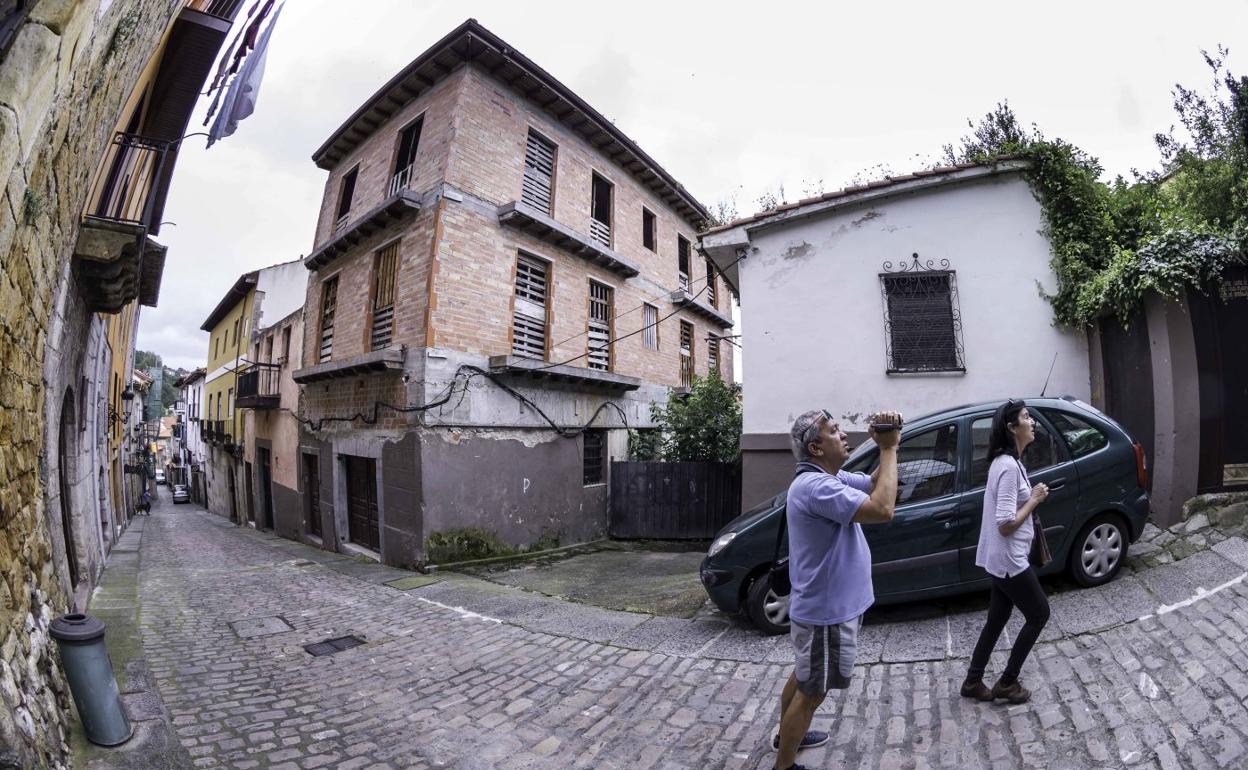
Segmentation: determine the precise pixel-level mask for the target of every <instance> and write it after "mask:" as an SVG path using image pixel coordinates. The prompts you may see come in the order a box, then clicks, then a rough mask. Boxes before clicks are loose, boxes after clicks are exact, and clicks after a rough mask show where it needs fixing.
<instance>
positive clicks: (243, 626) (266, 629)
mask: <svg viewBox="0 0 1248 770" xmlns="http://www.w3.org/2000/svg"><path fill="white" fill-rule="evenodd" d="M230 628H232V629H234V633H236V634H238V638H240V639H251V638H252V637H256V636H271V635H273V634H284V633H286V632H287V631H294V630H295V629H294V628H292V627H291V625H290V624H289V623H287V622H286V621H285V620H282V619H281V618H278V617H272V618H248V619H246V620H235V621H234V622H232V623H230Z"/></svg>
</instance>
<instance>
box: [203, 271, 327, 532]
mask: <svg viewBox="0 0 1248 770" xmlns="http://www.w3.org/2000/svg"><path fill="white" fill-rule="evenodd" d="M307 285H308V271H307V270H306V269H305V268H304V267H303V263H302V262H301V261H300V260H297V259H296V260H293V261H291V262H285V263H282V264H277V265H271V266H269V267H264V268H261V269H259V270H253V271H252V272H250V273H245V274H243V275H241V276H239V278H238V280H236V281H235V282H234V285H233V286H231V287H230V288H229V290H227V291H226V293H225V295H224V296H223V297H222V298H221V301H220V302H218V303H217V306H216V308H214V309H213V311H212V313H211V314H210V315H209V316H208V318H207V319H206V320H205V321H204V323H203V325H202V326H200V327H199V328H201V329H203V330H204V331H206V332H208V364H207V370H208V374H207V376H206V377H205V378H204V406H203V420H202V422H201V423H200V425H201V428H202V431H203V438H204V443H205V445H206V447H207V457H206V462H205V470H206V476H207V482H208V510H210V511H212V512H213V513H216V514H217V515H219V516H227V517H229V518H230V520H231V521H234V522H237V523H239V524H242V523H248V522H250V523H255V522H256V516H255V511H256V507H257V506H256V502H257V499H258V498H257V490H260V489H261V486H263V485H261V486H258V485H257V480H256V474H255V473H254V472H253V469H252V463H253V461H254V451H253V453H251V454H250V455H248V457H247V458H244V447H246V446H247V438H248V437H246V436H244V433H245V432H246V425H247V422H246V421H245V420H244V419H243V410H242V409H240V408H239V403H238V399H239V397H240V395H249V396H257V395H258V393H255V392H248V393H244V394H240V391H239V384H240V379H241V378H242V375H243V374H244V372H245V370H246V369H247V368H248V367H250V366H251V365H252V364H253V363H255V361H256V358H257V353H256V351H255V345H256V342H257V340H258V337H257V333H258V332H260V331H261V330H264V329H266V328H268V327H272V326H274V325H276V324H278V323H280V322H282V321H283V320H285V319H287V317H288V316H290V314H291V313H293V312H295V311H296V310H298V309H300V308H302V307H303V301H304V297H305V296H306V293H307ZM266 360H267V359H266ZM255 384H256V383H255V381H254V378H253V381H252V386H253V390H254V386H255ZM261 401H263V399H261ZM255 403H256V400H255V399H254V398H253V399H252V401H249V402H247V403H245V404H243V406H244V407H246V406H248V404H251V405H252V406H254V405H255ZM253 425H254V423H253ZM288 462H290V458H281V459H280V462H277V463H276V464H277V465H279V466H282V467H284V464H285V463H288ZM259 499H267V498H259ZM264 522H268V519H264V520H263V521H262V524H261V525H262V526H264V525H265V524H264ZM267 526H272V524H271V523H268V524H267Z"/></svg>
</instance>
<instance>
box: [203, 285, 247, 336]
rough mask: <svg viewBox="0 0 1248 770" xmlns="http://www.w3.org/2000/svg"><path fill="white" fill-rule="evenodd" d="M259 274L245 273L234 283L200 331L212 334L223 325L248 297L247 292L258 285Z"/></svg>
mask: <svg viewBox="0 0 1248 770" xmlns="http://www.w3.org/2000/svg"><path fill="white" fill-rule="evenodd" d="M259 274H260V271H259V270H254V271H252V272H250V273H244V274H243V275H241V276H239V278H238V280H237V281H235V282H234V285H233V286H231V287H230V289H229V291H227V292H226V293H225V296H224V297H222V298H221V301H220V302H218V303H217V306H216V307H215V308H213V310H212V313H211V314H209V316H208V318H207V320H205V321H204V324H203V326H200V327H199V328H200V330H201V331H206V332H211V331H212V330H213V329H214V328H216V326H217V324H219V323H221V319H222V318H225V316H226V315H227V314H228V313H229V312H230V310H231V309H232V308H233V307H234V306H235V305H237V304H238V303H239V302H242V301H243V299H244V298H245V297H246V296H247V292H248V291H250V289H251V287H252V286H254V285H255V284H256V279H257V276H259Z"/></svg>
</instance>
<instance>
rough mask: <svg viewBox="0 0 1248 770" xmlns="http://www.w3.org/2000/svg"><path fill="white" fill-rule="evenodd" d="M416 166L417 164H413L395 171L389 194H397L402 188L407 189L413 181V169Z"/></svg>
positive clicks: (391, 179)
mask: <svg viewBox="0 0 1248 770" xmlns="http://www.w3.org/2000/svg"><path fill="white" fill-rule="evenodd" d="M415 168H416V165H415V164H412V165H410V166H408V167H407V168H405V169H403V170H401V171H396V172H394V176H392V177H390V192H389V195H395V194H397V193H398V192H399V191H400V190H406V189H407V186H408V185H409V184H411V182H412V171H413V169H415Z"/></svg>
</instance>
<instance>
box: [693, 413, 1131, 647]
mask: <svg viewBox="0 0 1248 770" xmlns="http://www.w3.org/2000/svg"><path fill="white" fill-rule="evenodd" d="M1003 401H1005V399H1001V401H995V402H990V403H983V404H973V405H967V406H959V407H954V408H952V409H947V410H944V411H942V412H937V413H934V414H929V415H925V416H924V417H921V418H919V419H917V420H914V421H912V422H910V423H909V424H907V425H906V426H905V428H903V430H902V434H901V447H900V449H899V451H898V456H897V477H898V478H897V509H896V515H895V516H894V517H893V520H892V521H891V522H889V523H888V524H868V525H864V526H863V531H864V532H865V533H866V536H867V542H868V543H870V545H871V560H872V576H873V582H874V584H875V597H876V602H877V603H878V604H889V603H894V602H902V601H913V600H919V599H927V598H932V597H938V596H946V595H949V594H955V593H963V592H969V591H977V590H986V589H987V588H988V586H989V584H990V578H989V577H988V574H987V573H986V572H984V570H983V569H981V568H979V567H977V566H975V550H976V546H977V544H978V542H979V524H980V519H981V516H982V510H983V498H984V484H985V481H986V479H987V477H988V458H987V456H988V429H989V426H990V424H991V422H992V413H993V410H994V409H996V407H997V406H999V405H1000V404H1001V403H1002V402H1003ZM1027 407H1028V411H1029V412H1030V413H1031V415H1032V416H1033V417H1035V418H1036V440H1035V441H1034V442H1033V443H1032V444H1031V445H1030V446H1028V447H1027V450H1026V451H1025V452H1024V453H1023V458H1022V459H1023V465H1024V466H1026V468H1027V473H1028V475H1029V476H1030V477H1031V481H1032V483H1033V484H1036V483H1040V482H1044V483H1045V484H1047V485H1048V486H1049V490H1050V492H1049V499H1048V500H1046V501H1045V503H1044V505H1043V506H1041V507H1040V509H1039V511H1038V512H1039V514H1040V516H1041V517H1042V521H1043V522H1044V534H1045V537H1046V538H1047V540H1048V543H1049V548H1050V550H1051V551H1052V554H1053V561H1052V562H1051V563H1050V564H1049V565H1048V566H1046V567H1045V568H1044V569H1042V570H1040V574H1041V575H1047V574H1052V573H1055V572H1060V571H1061V570H1063V569H1064V570H1067V571H1068V573H1069V574H1070V577H1071V578H1072V579H1074V580H1075V581H1076V582H1078V583H1079V584H1081V585H1084V586H1093V585H1099V584H1101V583H1105V582H1108V581H1109V580H1112V579H1113V578H1114V576H1115V575H1116V574H1117V573H1118V570H1119V568H1120V567H1121V566H1122V562H1123V560H1124V559H1125V558H1126V555H1127V546H1128V545H1129V544H1130V543H1132V542H1134V541H1135V540H1137V539H1138V538H1139V537H1140V533H1141V532H1142V531H1143V529H1144V522H1145V520H1146V519H1147V518H1148V505H1149V502H1148V491H1147V490H1148V478H1147V471H1146V468H1145V458H1144V448H1143V447H1142V446H1141V445H1140V443H1139V442H1138V441H1136V440H1135V439H1134V438H1132V436H1131V435H1130V434H1129V433H1128V432H1127V431H1126V430H1125V429H1124V428H1123V427H1122V426H1120V425H1119V424H1118V423H1116V422H1114V421H1113V420H1112V419H1110V418H1109V417H1107V416H1106V415H1104V414H1102V413H1101V412H1100V411H1098V410H1097V409H1095V408H1094V407H1092V406H1089V405H1088V404H1085V403H1083V402H1082V401H1079V400H1076V399H1073V398H1069V397H1067V398H1034V399H1032V398H1029V399H1027ZM877 463H878V452H877V451H876V448H875V444H874V442H871V441H866V442H864V443H863V444H862V446H860V447H858V449H857V450H856V451H855V452H854V453H853V454H852V455H850V458H849V461H848V462H847V463H846V464H845V469H846V470H849V471H861V472H864V473H870V472H871V471H873V470H874V469H875V466H876V464H877ZM785 494H786V493H785V492H784V491H781V492H780V494H778V495H776V496H775V497H774V498H770V499H768V500H766V501H765V502H763V503H762V504H761V505H758V506H755V507H754V508H753V509H751V510H749V511H746V512H745V513H743V514H741V515H740V516H739V517H737V518H736V519H735V520H734V521H733V522H732V523H730V524H729V525H728V526H726V527H724V528H723V530H721V531H720V532H719V534H718V536H717V537H716V538H715V541H714V542H713V543H712V544H711V547H710V550H709V551H708V552H707V556H706V558H705V559H704V560H703V561H702V569H701V578H702V584H703V586H705V588H706V591H707V593H708V594H710V597H711V600H712V601H713V602H714V603H715V604H716V606H718V607H719V608H720V609H721V610H723V611H724V612H729V613H739V612H744V613H745V614H746V615H747V616H748V617H749V618H750V620H751V621H752V622H753V623H754V625H756V626H757V627H759V628H760V629H762V630H764V631H766V632H769V633H782V632H785V631H787V630H788V625H789V614H788V597H787V596H779V595H777V594H776V592H775V591H773V590H772V589H771V586H770V584H769V580H768V576H767V573H768V567H769V566H770V565H771V561H772V557H773V555H774V553H775V547H776V534H777V531H778V527H779V526H780V517H781V516H783V515H784V508H785Z"/></svg>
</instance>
